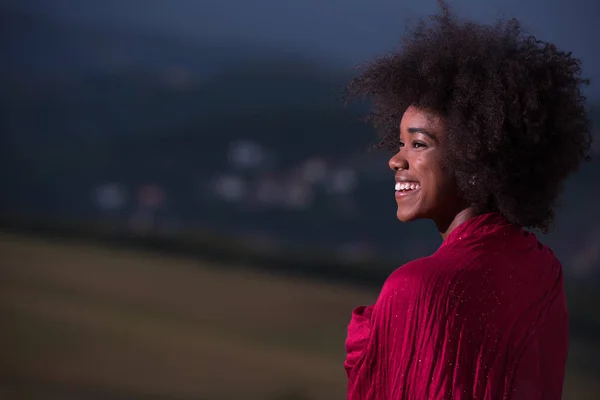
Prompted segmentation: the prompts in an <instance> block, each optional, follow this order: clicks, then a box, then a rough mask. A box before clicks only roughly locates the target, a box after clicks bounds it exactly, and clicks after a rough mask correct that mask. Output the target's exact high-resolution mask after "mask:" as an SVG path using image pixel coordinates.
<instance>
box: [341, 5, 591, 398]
mask: <svg viewBox="0 0 600 400" xmlns="http://www.w3.org/2000/svg"><path fill="white" fill-rule="evenodd" d="M442 8H443V12H442V15H441V16H438V17H434V18H432V19H431V20H430V21H429V22H422V23H421V24H420V25H418V26H417V28H416V29H414V30H412V31H411V32H410V34H409V35H408V37H407V38H406V39H405V41H404V42H403V46H402V49H401V52H399V53H398V54H393V55H390V56H387V57H384V58H382V59H379V60H377V61H375V62H374V63H372V64H371V65H369V66H368V67H367V68H366V69H365V70H363V72H362V73H361V75H359V76H358V77H356V78H355V79H354V80H353V81H352V82H351V84H350V85H349V92H350V95H351V96H352V97H353V98H357V97H363V98H364V97H366V98H369V99H371V100H372V104H373V112H372V114H371V120H372V122H373V123H374V125H375V126H376V127H377V128H379V130H381V131H382V132H383V140H382V142H381V145H382V147H383V148H385V149H387V150H392V151H393V152H394V153H395V154H394V155H393V157H392V158H391V159H390V161H389V166H390V168H391V169H392V170H393V171H394V174H395V198H396V202H397V206H398V208H397V217H398V219H399V220H401V221H402V222H407V221H412V220H416V219H421V218H427V219H431V220H432V221H433V222H434V223H435V224H436V226H437V229H438V230H439V232H440V234H441V236H442V238H443V243H442V245H441V247H440V248H439V249H438V250H437V251H436V252H435V253H434V254H433V255H431V256H429V257H425V258H422V259H419V260H415V261H413V262H410V263H408V264H406V265H404V266H402V267H401V268H399V269H397V270H396V271H395V272H394V273H392V275H391V276H390V277H389V278H388V280H387V281H386V283H385V285H384V286H383V289H382V291H381V293H380V295H379V297H378V299H377V302H376V303H375V304H374V305H372V306H368V307H359V308H357V309H356V310H354V312H353V315H352V320H351V322H350V325H349V328H348V338H347V342H346V348H347V352H348V354H347V359H346V362H345V367H346V371H347V374H348V378H349V385H348V399H353V400H354V399H356V400H358V399H360V400H364V399H402V400H405V399H406V400H408V399H436V400H437V399H439V400H445V399H485V400H490V399H526V400H537V399H557V400H558V399H560V398H561V392H562V386H563V380H564V374H565V364H566V359H567V346H568V317H567V309H566V303H565V294H564V288H563V273H562V267H561V264H560V263H559V261H558V260H557V259H556V257H555V256H554V254H553V252H552V251H551V250H550V249H549V248H547V247H546V246H544V245H542V244H541V243H540V242H539V241H538V239H537V237H536V236H535V234H533V233H530V232H529V231H528V230H525V229H530V230H539V231H541V232H546V231H548V230H549V228H550V226H551V224H552V222H553V219H554V206H555V203H556V200H557V197H558V196H559V194H560V191H561V189H562V187H563V183H564V181H565V179H566V178H567V176H568V175H569V174H571V173H572V172H574V171H575V170H576V169H577V168H578V167H579V165H580V164H581V163H582V161H583V160H585V159H586V157H587V154H588V150H589V148H590V142H591V136H590V133H589V132H590V130H589V120H588V117H587V115H586V111H585V108H584V97H583V96H582V94H581V91H580V87H581V86H582V85H584V84H586V83H587V82H586V81H585V80H583V79H581V78H580V76H579V74H580V68H579V66H580V62H579V60H577V59H574V58H572V57H571V55H570V53H564V52H561V51H559V50H557V49H556V47H554V46H553V45H551V44H549V43H546V42H542V41H538V40H536V39H535V38H533V37H527V36H524V35H523V34H522V31H521V29H520V27H519V24H518V22H516V21H515V20H512V21H509V22H507V23H498V24H497V25H494V26H484V25H479V24H474V23H471V22H462V21H459V20H458V19H457V18H455V17H454V16H452V15H451V14H450V13H449V12H448V10H447V8H446V7H445V6H444V5H442Z"/></svg>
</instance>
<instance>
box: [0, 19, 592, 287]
mask: <svg viewBox="0 0 600 400" xmlns="http://www.w3.org/2000/svg"><path fill="white" fill-rule="evenodd" d="M0 21H1V22H2V23H1V24H0V33H1V35H0V57H1V58H2V60H7V61H6V62H3V63H2V65H1V66H0V72H1V73H2V77H1V78H0V79H1V80H2V87H3V90H2V92H1V94H0V96H2V101H1V104H2V105H1V106H0V121H2V136H1V138H0V140H1V142H0V148H1V150H0V151H1V152H2V157H1V158H0V184H1V185H2V186H3V187H4V188H6V190H5V193H6V195H4V196H2V199H0V202H1V206H2V212H3V213H4V214H6V215H7V216H15V215H18V216H20V217H22V218H29V219H32V218H34V219H57V218H58V219H64V220H72V221H82V222H83V221H86V222H89V221H105V222H110V223H112V224H113V225H114V226H118V227H119V228H120V229H123V230H127V231H133V232H138V233H144V232H149V231H155V230H157V229H158V230H160V231H161V232H164V233H165V234H171V233H173V234H174V233H179V232H183V231H189V230H196V229H202V230H204V231H206V230H212V231H214V232H216V233H224V234H228V235H233V236H237V237H252V238H255V239H256V238H258V239H260V240H262V241H264V242H268V243H270V244H271V245H273V246H303V245H312V246H314V247H320V248H325V249H328V250H330V251H332V252H337V253H340V254H344V255H346V256H348V257H366V258H380V259H381V258H382V259H386V260H393V262H390V269H391V268H394V267H395V266H397V265H399V264H401V263H402V262H403V261H406V260H408V259H412V258H415V257H418V256H422V255H424V254H427V253H429V252H431V251H432V250H434V249H435V248H436V247H437V246H438V245H439V242H440V239H439V237H438V236H437V234H436V233H435V230H434V229H432V227H431V226H429V225H428V224H427V223H418V224H416V225H412V226H410V227H404V226H403V225H400V224H398V223H397V222H396V221H395V219H394V209H395V205H394V200H393V197H392V180H391V174H390V173H389V172H387V166H386V165H387V159H386V155H381V154H370V153H367V151H366V150H367V147H368V145H369V144H370V143H372V142H373V141H374V140H375V136H374V133H373V131H372V129H371V128H370V127H368V126H367V125H365V124H363V123H362V122H360V117H361V115H362V110H360V109H359V108H355V107H350V108H344V106H343V101H342V98H341V95H342V90H343V86H344V83H345V82H347V80H348V78H349V76H350V74H351V71H343V70H339V71H337V70H330V69H327V68H326V67H323V66H321V65H317V64H314V63H311V62H310V61H309V60H307V59H305V58H303V57H301V56H299V55H295V54H292V53H286V52H282V51H279V50H277V51H276V50H273V49H268V48H258V47H248V46H246V45H244V44H240V45H239V46H235V45H229V46H226V47H220V46H216V45H211V44H209V43H210V41H209V40H208V38H207V41H206V43H191V42H183V41H181V40H179V39H175V38H170V37H165V36H157V35H156V34H149V33H145V32H138V31H133V30H126V29H122V28H115V27H107V26H96V27H91V28H90V27H87V26H86V27H83V26H77V25H74V24H66V23H64V22H59V21H54V20H51V19H45V18H42V17H39V16H36V17H34V16H32V15H27V14H23V13H18V12H15V11H11V10H9V9H4V10H2V9H0ZM590 106H592V105H590ZM594 113H595V114H594V118H595V120H597V121H599V122H600V118H599V117H600V115H599V114H598V111H597V110H596V111H594ZM595 149H596V150H595V151H596V153H600V151H599V147H598V145H597V144H596V147H595ZM598 182H600V164H599V163H598V162H597V161H595V162H592V163H590V164H589V165H587V166H586V167H585V168H584V170H583V171H582V172H581V173H580V174H578V175H577V176H576V177H575V178H573V179H572V180H571V181H570V182H569V185H568V189H569V190H568V191H567V192H566V195H565V197H564V199H562V202H561V204H562V207H561V210H560V212H559V220H558V222H557V226H556V229H555V231H554V232H553V233H552V234H550V235H548V236H547V237H545V238H544V240H545V241H546V242H548V243H549V244H551V245H552V246H553V248H554V249H555V250H556V251H557V253H558V255H559V256H560V257H561V259H562V260H563V262H564V264H565V266H566V268H567V273H568V274H569V275H570V276H571V277H579V278H584V279H586V280H593V279H600V273H599V270H600V228H599V227H598V225H597V221H599V220H600V211H599V210H598V208H597V207H596V204H597V202H598V201H599V200H600V188H599V187H598Z"/></svg>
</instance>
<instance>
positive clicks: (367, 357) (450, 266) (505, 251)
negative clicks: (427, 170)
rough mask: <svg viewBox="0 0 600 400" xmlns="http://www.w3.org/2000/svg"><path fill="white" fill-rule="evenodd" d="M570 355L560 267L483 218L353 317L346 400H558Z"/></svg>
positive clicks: (530, 239)
mask: <svg viewBox="0 0 600 400" xmlns="http://www.w3.org/2000/svg"><path fill="white" fill-rule="evenodd" d="M567 348H568V316H567V309H566V301H565V295H564V285H563V274H562V267H561V265H560V262H559V261H558V260H557V258H556V257H555V256H554V254H553V253H552V251H551V250H550V249H548V248H547V247H546V246H544V245H542V244H540V243H539V242H538V239H537V237H536V236H535V235H534V234H531V233H528V232H526V231H524V230H522V229H520V228H519V227H517V226H514V225H511V224H509V223H508V222H507V221H506V220H505V219H504V218H503V217H502V216H501V215H500V214H497V213H492V214H485V215H481V216H478V217H475V218H472V219H470V220H469V221H467V222H465V223H463V224H461V225H460V226H458V227H457V228H456V229H455V230H454V231H453V232H452V233H451V234H450V235H449V236H448V237H447V238H446V240H445V241H444V242H443V244H442V245H441V247H440V248H439V249H438V250H437V251H436V252H435V253H434V254H433V255H432V256H430V257H426V258H422V259H418V260H415V261H412V262H410V263H408V264H406V265H404V266H402V267H400V268H398V269H397V270H396V271H395V272H394V273H392V274H391V275H390V277H389V278H388V279H387V281H386V282H385V284H384V286H383V288H382V291H381V293H380V295H379V297H378V299H377V302H376V303H375V304H374V305H372V306H367V307H364V306H363V307H358V308H357V309H355V310H354V311H353V313H352V319H351V322H350V324H349V327H348V338H347V340H346V350H347V358H346V361H345V364H344V366H345V368H346V372H347V374H348V380H349V381H348V399H349V400H369V399H372V400H375V399H377V400H383V399H386V400H387V399H390V400H391V399H394V400H413V399H414V400H425V399H431V400H455V399H456V400H458V399H460V400H466V399H469V400H472V399H481V400H492V399H493V400H496V399H502V400H504V399H507V400H521V399H523V400H542V399H543V400H554V399H556V400H559V399H560V398H561V395H562V386H563V380H564V374H565V366H566V358H567Z"/></svg>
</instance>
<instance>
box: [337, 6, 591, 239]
mask: <svg viewBox="0 0 600 400" xmlns="http://www.w3.org/2000/svg"><path fill="white" fill-rule="evenodd" d="M440 4H441V9H442V11H441V13H440V14H439V15H436V16H433V17H429V18H427V19H422V20H420V21H419V23H418V24H417V25H416V26H414V27H412V28H409V29H408V33H407V35H406V36H405V38H404V40H403V41H402V45H401V46H400V50H399V51H398V52H396V53H392V54H390V55H387V56H384V57H382V58H380V59H378V60H376V61H374V62H372V63H371V64H369V65H367V66H366V67H364V68H363V69H362V70H361V71H360V74H359V75H358V76H357V77H355V78H354V79H353V80H352V81H351V82H350V84H349V85H348V88H347V95H348V99H360V98H363V99H364V98H367V99H370V100H371V103H372V110H371V113H370V114H369V117H368V119H369V120H370V122H371V123H372V124H373V125H374V126H375V128H377V130H378V131H379V132H380V133H381V134H382V140H381V141H380V142H379V143H378V145H377V146H376V147H377V148H380V149H384V150H392V151H397V150H398V149H399V123H400V120H401V118H402V115H403V114H404V111H405V110H406V109H407V108H408V107H409V106H411V105H413V106H415V107H418V108H421V109H427V110H430V111H434V112H436V113H438V114H439V115H441V116H442V117H443V118H444V119H445V122H446V127H447V130H448V133H447V137H448V140H447V143H446V146H447V148H446V149H445V163H446V165H447V167H448V169H449V170H451V171H452V173H453V178H454V179H455V182H456V185H457V188H458V190H459V191H460V194H461V196H462V197H463V198H464V200H465V201H467V202H468V203H469V204H471V205H472V206H473V207H474V208H475V209H476V210H478V211H479V212H491V211H497V212H500V213H501V214H503V215H504V216H505V217H506V218H507V219H508V220H509V221H511V222H513V223H516V224H519V225H521V226H523V227H525V228H531V229H537V230H540V231H542V232H547V231H549V230H550V227H551V225H552V223H553V221H554V208H555V204H556V201H557V198H558V197H559V195H560V193H561V191H562V188H563V184H564V181H565V180H566V178H567V177H568V176H569V175H570V174H571V173H572V172H574V171H576V170H577V169H578V167H579V166H580V164H581V163H582V162H583V161H584V160H587V159H588V158H589V150H590V147H591V139H592V137H591V133H590V120H589V118H588V115H587V112H586V109H585V97H584V96H583V94H582V92H581V89H582V87H583V86H584V85H587V84H589V81H588V80H587V79H583V78H581V77H580V75H581V69H580V65H581V62H580V60H579V59H576V58H574V57H572V56H571V53H566V52H563V51H559V50H558V49H557V48H556V46H554V45H553V44H550V43H547V42H544V41H541V40H538V39H536V38H535V37H533V36H528V35H525V34H524V32H523V29H522V28H521V24H520V23H519V21H517V20H516V19H511V20H509V21H498V22H497V23H495V24H494V25H489V26H488V25H482V24H478V23H474V22H470V21H464V20H460V19H459V18H457V17H456V16H454V15H453V14H451V13H450V11H449V10H448V6H447V5H446V4H445V3H443V2H440Z"/></svg>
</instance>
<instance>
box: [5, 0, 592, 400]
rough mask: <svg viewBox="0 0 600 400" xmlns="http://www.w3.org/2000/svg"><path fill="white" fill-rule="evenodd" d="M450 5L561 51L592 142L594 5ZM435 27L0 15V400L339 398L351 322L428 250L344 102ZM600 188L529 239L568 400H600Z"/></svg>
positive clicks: (169, 12) (245, 9)
mask: <svg viewBox="0 0 600 400" xmlns="http://www.w3.org/2000/svg"><path fill="white" fill-rule="evenodd" d="M450 4H451V5H452V6H453V7H454V8H455V10H456V11H457V12H458V13H459V14H461V15H464V16H466V17H470V18H474V19H476V20H478V21H481V22H492V21H493V20H494V19H495V18H496V17H498V16H513V15H514V16H517V17H519V18H520V19H521V20H522V21H523V22H524V24H525V27H526V28H528V29H529V30H530V31H531V32H532V33H535V34H537V35H539V36H540V37H541V38H543V39H545V40H549V41H553V42H555V43H556V44H557V45H558V46H559V47H561V48H564V49H565V50H568V51H573V53H574V54H575V55H576V56H578V57H580V58H581V59H582V60H583V62H584V68H583V72H584V75H586V76H588V77H590V78H592V80H593V83H592V85H591V86H590V87H589V89H588V90H587V91H586V95H587V97H588V101H589V107H590V110H591V111H590V112H591V115H592V118H593V119H594V121H596V122H600V112H599V111H598V107H599V106H600V86H598V85H597V84H596V83H595V82H594V78H595V79H598V78H600V74H599V73H598V71H600V55H599V54H600V52H599V51H598V50H599V49H598V39H597V38H598V37H600V32H599V28H598V24H597V19H598V17H600V3H598V2H595V3H593V4H592V2H589V3H588V2H587V1H583V0H572V1H568V2H567V1H547V0H519V1H517V0H508V1H502V2H501V1H498V0H494V1H487V2H485V3H484V2H477V1H475V0H455V1H451V2H450ZM436 8H437V6H436V2H435V1H434V0H428V1H421V2H416V1H412V2H408V1H403V0H395V1H390V0H369V1H358V0H344V1H340V0H303V1H295V2H292V1H288V2H281V1H276V0H255V1H252V2H250V1H242V0H220V1H218V0H204V1H202V0H200V1H198V0H197V1H192V0H170V1H166V0H163V1H160V0H119V1H116V0H104V1H81V0H53V1H46V0H39V1H36V0H3V1H2V2H0V60H1V62H0V82H1V85H2V86H1V91H0V97H1V102H0V122H1V131H0V132H1V136H0V152H1V156H0V187H2V195H1V196H0V257H1V258H0V290H1V291H0V298H1V302H0V326H1V328H0V354H1V356H0V398H2V399H107V400H114V399H134V400H135V399H139V400H142V399H144V400H145V399H161V400H163V399H164V400H176V399H177V400H179V399H211V400H212V399H223V400H229V399H262V400H277V399H279V400H283V399H288V400H291V399H296V400H301V399H302V400H317V399H334V398H340V399H341V398H344V397H345V387H346V376H345V372H344V370H343V365H342V364H343V359H344V340H345V335H346V325H347V323H348V321H349V317H350V311H351V309H352V308H354V307H355V306H357V305H361V304H367V303H372V302H373V301H374V300H375V298H376V296H377V292H378V289H379V287H380V285H381V283H382V282H383V280H384V279H385V278H386V276H387V275H388V274H389V273H390V272H391V271H392V270H393V269H395V268H396V267H398V266H399V265H401V264H402V263H404V262H406V261H408V260H410V259H413V258H416V257H420V256H424V255H427V254H429V253H431V252H432V251H434V250H435V249H436V248H437V247H438V246H439V244H440V238H439V236H438V234H437V233H436V231H435V229H434V227H433V225H431V224H429V223H426V222H423V223H414V224H411V225H408V226H404V225H402V224H400V223H398V222H397V221H396V219H395V201H394V198H393V196H392V192H393V190H392V186H393V182H392V175H391V173H389V172H388V170H387V157H388V155H386V154H376V153H369V152H368V151H367V148H368V146H369V145H370V144H372V143H374V141H375V140H376V136H375V133H374V132H373V130H372V129H371V128H370V127H369V126H367V125H365V124H364V123H362V122H361V120H360V118H361V117H362V116H363V115H364V111H365V110H364V109H362V108H361V106H360V105H356V106H350V107H344V105H343V100H342V91H343V88H344V85H345V83H346V82H347V81H348V79H350V77H351V76H352V75H353V74H354V72H355V67H356V66H358V65H360V64H361V63H364V62H367V61H368V60H370V59H371V58H373V57H375V56H378V55H381V54H383V53H385V52H386V51H390V50H393V49H394V48H395V46H396V45H397V44H398V43H399V39H400V37H401V35H402V33H403V31H404V27H405V21H407V20H411V19H412V20H414V19H415V18H418V17H421V16H424V15H426V14H429V13H433V12H436ZM596 126H598V124H597V125H596ZM595 129H596V133H595V136H596V138H598V136H599V134H598V131H597V128H595ZM599 144H600V140H596V142H595V144H594V146H595V147H594V154H595V155H596V158H597V157H598V155H599V154H600V146H599ZM599 182H600V164H599V163H598V161H592V162H591V163H589V164H588V165H586V166H585V167H584V168H583V169H582V170H581V171H580V172H579V173H578V174H577V175H576V176H574V177H573V178H572V179H571V180H570V181H569V183H568V185H567V191H566V192H565V194H564V196H563V198H562V199H561V204H560V209H559V212H558V216H559V217H558V220H557V223H556V227H555V229H554V231H553V232H552V233H551V234H549V235H546V236H543V237H542V239H543V241H544V242H546V243H548V244H549V245H551V246H552V248H553V249H554V250H555V251H556V253H557V254H558V256H559V257H560V259H561V260H562V262H563V264H564V268H565V274H566V277H567V290H568V296H569V297H568V301H569V308H570V313H571V331H572V344H571V352H570V359H569V367H568V374H567V379H566V387H565V395H564V398H565V399H575V400H579V399H597V398H600V382H599V381H600V374H599V372H598V371H600V368H598V367H599V361H598V357H599V356H600V316H599V312H598V308H597V307H598V304H600V302H599V301H598V300H599V299H600V294H598V289H599V288H600V224H599V222H600V209H599V208H598V207H597V205H598V203H599V202H600V185H599Z"/></svg>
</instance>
